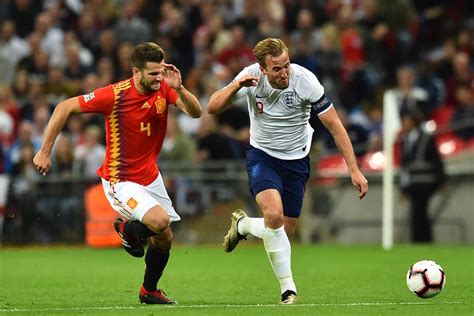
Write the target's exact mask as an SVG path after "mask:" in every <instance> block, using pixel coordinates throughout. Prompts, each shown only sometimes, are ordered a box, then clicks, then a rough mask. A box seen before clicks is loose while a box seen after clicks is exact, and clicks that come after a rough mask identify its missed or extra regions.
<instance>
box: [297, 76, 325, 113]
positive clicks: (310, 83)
mask: <svg viewBox="0 0 474 316" xmlns="http://www.w3.org/2000/svg"><path fill="white" fill-rule="evenodd" d="M300 87H301V88H302V91H303V93H305V94H306V95H305V97H306V98H307V100H308V101H309V103H310V104H311V112H312V113H314V114H317V115H320V114H323V113H324V112H326V111H327V110H329V109H330V108H331V107H332V102H331V100H330V99H329V98H328V97H327V96H326V94H325V93H324V87H323V86H322V85H321V83H320V82H319V80H318V78H316V76H315V75H314V74H313V73H312V72H310V71H309V70H306V71H305V74H304V76H302V78H301V82H300Z"/></svg>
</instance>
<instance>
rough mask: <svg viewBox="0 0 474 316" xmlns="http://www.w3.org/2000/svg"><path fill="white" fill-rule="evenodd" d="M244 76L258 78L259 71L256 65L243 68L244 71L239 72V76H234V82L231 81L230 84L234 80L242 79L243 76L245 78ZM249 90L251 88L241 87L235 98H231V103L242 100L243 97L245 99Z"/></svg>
mask: <svg viewBox="0 0 474 316" xmlns="http://www.w3.org/2000/svg"><path fill="white" fill-rule="evenodd" d="M246 75H253V76H257V77H259V76H260V69H259V66H258V64H253V65H250V66H248V67H245V68H244V69H242V71H241V72H239V74H238V75H237V76H235V78H234V80H232V82H234V81H236V80H239V79H240V78H242V77H243V76H246ZM250 89H251V87H242V88H240V89H239V91H237V93H236V94H235V96H234V97H233V98H232V101H236V100H239V99H242V98H243V97H245V96H246V95H247V93H248V92H249V90H250Z"/></svg>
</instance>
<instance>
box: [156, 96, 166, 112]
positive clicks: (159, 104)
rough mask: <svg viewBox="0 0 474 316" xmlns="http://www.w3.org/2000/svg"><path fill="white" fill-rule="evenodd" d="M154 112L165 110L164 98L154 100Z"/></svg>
mask: <svg viewBox="0 0 474 316" xmlns="http://www.w3.org/2000/svg"><path fill="white" fill-rule="evenodd" d="M155 106H156V113H157V114H161V113H163V112H164V111H165V110H166V100H165V99H158V100H156V101H155Z"/></svg>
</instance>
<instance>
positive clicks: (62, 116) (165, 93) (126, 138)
mask: <svg viewBox="0 0 474 316" xmlns="http://www.w3.org/2000/svg"><path fill="white" fill-rule="evenodd" d="M132 71H133V76H132V78H129V79H127V80H124V81H120V82H117V83H114V84H111V85H108V86H105V87H102V88H99V89H97V90H95V91H93V92H91V93H89V94H85V95H81V96H77V97H73V98H70V99H67V100H65V101H63V102H61V103H59V104H58V105H57V107H56V108H55V110H54V113H53V115H52V116H51V119H50V121H49V123H48V126H47V128H46V131H45V133H44V139H43V144H42V146H41V149H40V150H39V151H38V153H36V155H35V157H34V158H33V163H34V165H35V167H36V168H37V169H38V171H39V172H40V173H42V174H43V175H46V174H47V172H48V170H49V169H50V167H51V150H52V147H53V144H54V142H55V140H56V137H57V136H58V134H59V133H60V131H61V130H62V129H63V127H64V125H65V123H66V121H67V119H68V117H69V116H70V115H71V114H78V113H100V114H102V115H104V117H105V122H106V156H105V161H104V164H103V165H102V166H101V167H100V168H99V169H98V170H97V174H98V175H99V176H100V177H101V179H102V185H103V188H104V191H105V194H106V196H107V199H108V200H109V202H110V204H111V206H112V207H113V208H114V209H115V210H116V211H117V212H118V213H119V214H120V215H121V218H119V219H117V221H116V222H115V224H114V226H115V230H116V231H117V233H118V234H119V235H120V237H121V238H122V244H123V246H124V249H125V250H126V251H127V252H128V253H129V254H131V255H132V256H134V257H143V256H144V255H145V251H144V248H143V244H142V240H143V239H145V238H149V246H148V248H147V251H146V255H145V263H146V269H145V276H144V282H143V285H142V287H141V289H140V294H139V299H140V301H141V302H142V303H147V304H173V303H175V302H174V301H173V300H171V299H169V298H168V297H167V296H166V295H165V293H164V292H163V291H162V290H161V289H158V288H157V283H158V280H159V279H160V277H161V275H162V274H163V270H164V268H165V266H166V264H167V262H168V258H169V255H170V249H171V243H172V240H173V234H172V230H171V226H170V224H171V222H174V221H179V220H180V217H179V215H178V214H177V213H176V211H175V209H174V207H173V205H172V202H171V200H170V198H169V196H168V194H167V192H166V189H165V187H164V184H163V179H162V177H161V175H160V172H159V169H158V165H157V156H158V155H159V153H160V150H161V146H162V144H163V140H164V137H165V133H166V122H167V117H168V106H169V105H174V106H176V107H177V108H179V109H180V110H181V111H183V112H184V113H186V114H188V115H190V116H191V117H194V118H198V117H200V116H201V112H202V108H201V105H200V104H199V101H198V99H197V98H196V97H195V96H194V95H193V94H192V93H191V92H189V91H188V90H186V88H185V87H184V86H183V84H182V79H181V73H180V71H179V70H178V69H177V68H176V67H175V66H173V65H171V64H167V63H165V62H164V51H163V49H162V48H161V47H160V46H158V45H157V44H155V43H151V42H147V43H142V44H139V45H137V46H136V47H135V49H134V51H133V53H132Z"/></svg>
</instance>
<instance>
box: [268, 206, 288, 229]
mask: <svg viewBox="0 0 474 316" xmlns="http://www.w3.org/2000/svg"><path fill="white" fill-rule="evenodd" d="M264 217H265V225H266V226H268V227H270V228H273V229H276V228H279V227H281V226H283V212H282V211H280V210H278V209H276V208H275V209H269V210H267V211H266V212H265V216H264Z"/></svg>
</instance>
